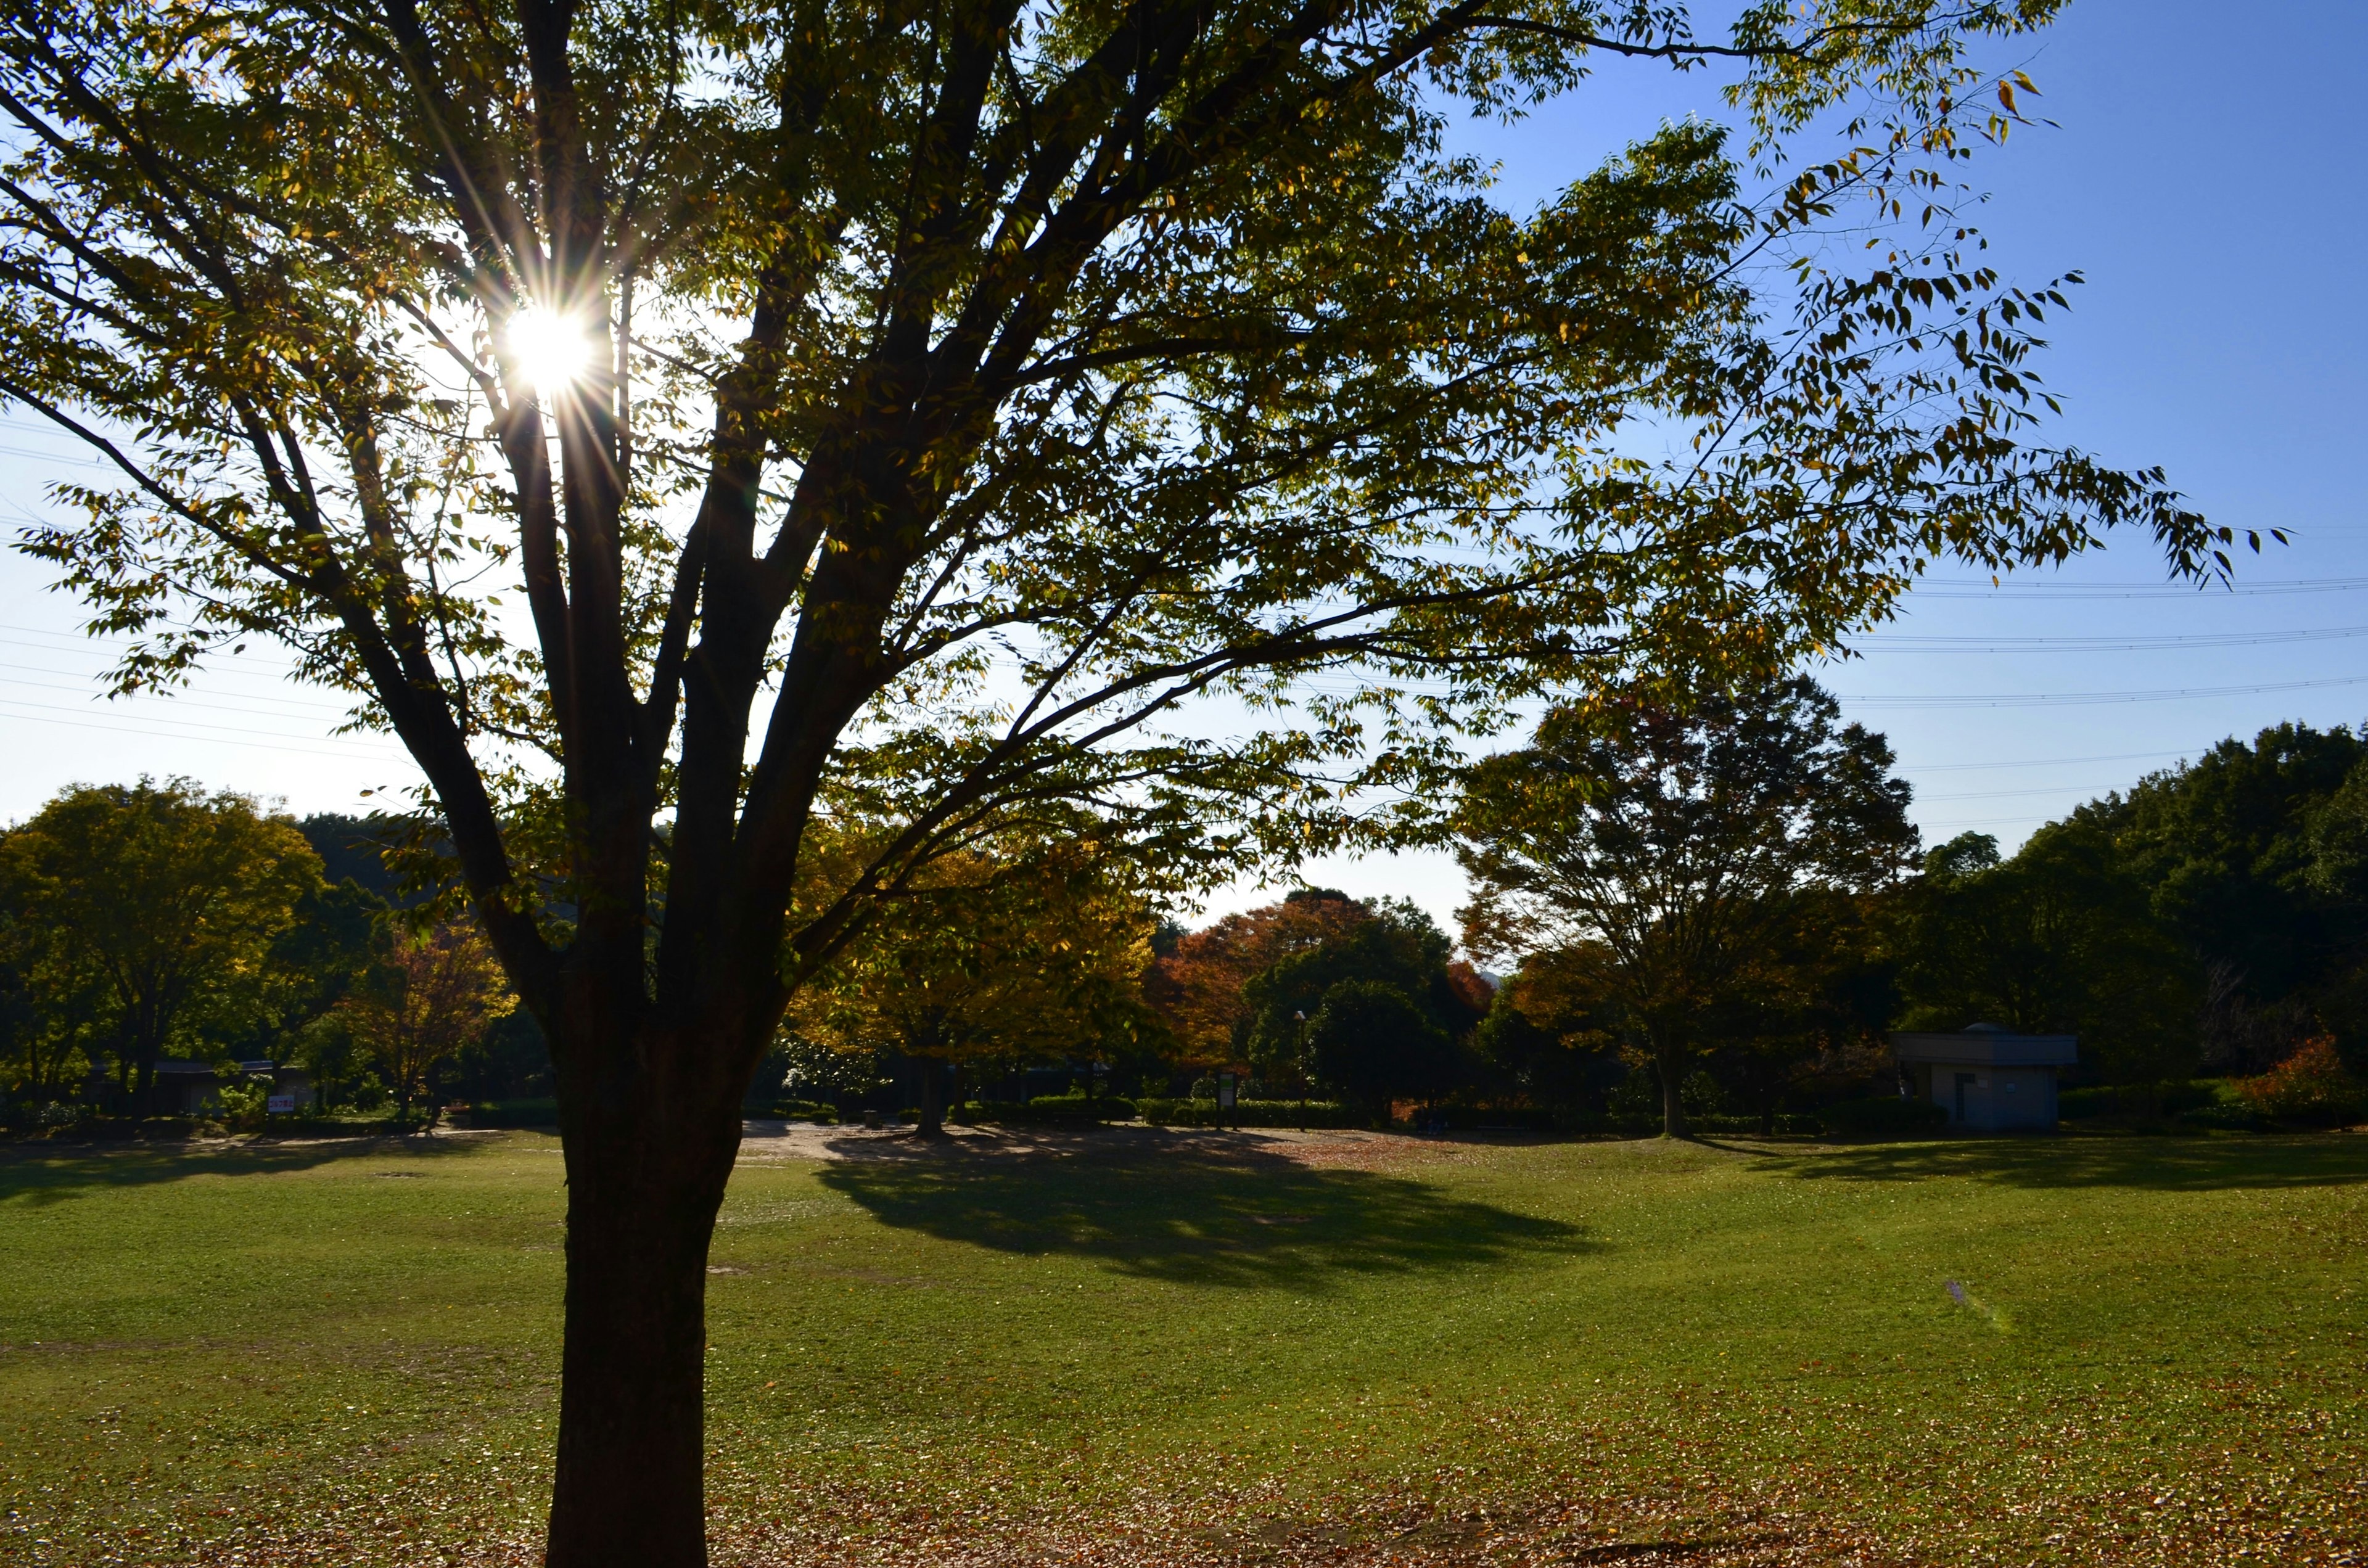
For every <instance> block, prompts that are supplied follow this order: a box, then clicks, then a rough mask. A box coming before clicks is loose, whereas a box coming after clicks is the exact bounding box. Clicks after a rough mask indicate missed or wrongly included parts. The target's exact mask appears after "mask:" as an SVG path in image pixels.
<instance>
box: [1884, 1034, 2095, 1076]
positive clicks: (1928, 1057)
mask: <svg viewBox="0 0 2368 1568" xmlns="http://www.w3.org/2000/svg"><path fill="white" fill-rule="evenodd" d="M2079 1048H2080V1037H2079V1036H2078V1035H2070V1034H2009V1033H2008V1032H2007V1031H2006V1030H2004V1029H2001V1028H1995V1027H1991V1026H1986V1025H1982V1024H1976V1025H1975V1026H1974V1027H1973V1028H1969V1029H1966V1030H1964V1031H1963V1032H1962V1033H1958V1034H1917V1033H1909V1034H1896V1035H1893V1036H1892V1037H1891V1049H1892V1051H1894V1053H1895V1054H1896V1055H1897V1056H1898V1058H1899V1060H1900V1061H1902V1062H1964V1063H1966V1064H1967V1065H1970V1066H1975V1067H2069V1066H2070V1065H2072V1063H2074V1062H2078V1061H2079V1060H2080V1049H2079Z"/></svg>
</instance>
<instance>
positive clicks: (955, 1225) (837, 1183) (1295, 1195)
mask: <svg viewBox="0 0 2368 1568" xmlns="http://www.w3.org/2000/svg"><path fill="white" fill-rule="evenodd" d="M821 1179H822V1182H823V1184H824V1185H825V1186H826V1187H830V1188H832V1189H833V1190H834V1191H837V1192H839V1193H841V1194H843V1195H845V1196H846V1197H848V1198H849V1199H853V1200H854V1201H855V1202H857V1203H859V1204H860V1205H862V1206H863V1207H864V1208H865V1209H867V1210H870V1211H871V1213H872V1214H873V1215H875V1216H877V1217H878V1218H879V1219H880V1220H882V1221H884V1222H885V1223H887V1224H891V1225H895V1226H898V1227H901V1228H904V1229H908V1230H917V1231H921V1232H924V1233H928V1234H929V1235H932V1236H937V1237H940V1238H942V1239H944V1240H947V1241H959V1242H968V1243H971V1244H973V1245H977V1246H984V1247H992V1248H995V1249H996V1250H997V1251H1002V1252H1014V1253H1021V1254H1026V1255H1029V1256H1042V1255H1047V1254H1053V1253H1065V1254H1069V1255H1071V1256H1082V1257H1089V1258H1095V1259H1099V1260H1100V1261H1101V1262H1102V1263H1104V1264H1105V1265H1107V1266H1108V1267H1110V1268H1112V1269H1114V1270H1116V1271H1118V1272H1120V1273H1123V1274H1131V1275H1135V1276H1139V1277H1141V1278H1151V1279H1162V1280H1167V1281H1170V1282H1174V1283H1179V1284H1207V1285H1225V1286H1235V1287H1241V1288H1248V1289H1267V1288H1276V1287H1288V1288H1291V1289H1294V1290H1317V1289H1321V1288H1322V1287H1323V1285H1324V1283H1325V1282H1326V1279H1327V1278H1337V1277H1339V1276H1345V1275H1372V1274H1391V1273H1409V1272H1415V1271H1420V1270H1437V1269H1456V1268H1465V1267H1474V1266H1477V1265H1483V1264H1495V1263H1501V1262H1505V1261H1508V1260H1510V1259H1515V1258H1519V1257H1523V1256H1537V1257H1543V1256H1569V1255H1572V1254H1576V1253H1579V1252H1584V1251H1588V1250H1592V1247H1593V1244H1591V1243H1589V1242H1588V1240H1587V1238H1586V1236H1585V1235H1584V1234H1583V1233H1581V1231H1580V1230H1579V1229H1578V1227H1577V1226H1575V1225H1569V1224H1565V1223H1564V1222H1563V1221H1558V1220H1548V1219H1542V1218H1539V1217H1537V1216H1534V1215H1529V1214H1519V1213H1515V1212H1513V1211H1512V1210H1507V1209H1499V1208H1497V1207H1496V1206H1495V1205H1493V1204H1487V1203H1480V1202H1474V1201H1473V1200H1472V1199H1463V1198H1457V1197H1455V1196H1453V1195H1452V1194H1451V1193H1448V1192H1445V1191H1443V1190H1441V1189H1440V1188H1439V1187H1434V1186H1432V1185H1431V1184H1429V1183H1428V1182H1422V1181H1414V1180H1409V1179H1407V1178H1406V1177H1403V1176H1383V1175H1378V1174H1375V1173H1373V1172H1370V1171H1357V1170H1338V1169H1313V1168H1310V1167H1309V1166H1306V1165H1302V1164H1300V1163H1299V1162H1297V1161H1295V1160H1292V1159H1287V1158H1284V1157H1282V1156H1281V1155H1278V1154H1274V1153H1263V1152H1260V1151H1258V1150H1257V1149H1255V1148H1247V1149H1245V1148H1231V1149H1210V1148H1205V1147H1202V1148H1194V1147H1186V1146H1169V1147H1163V1148H1160V1149H1156V1150H1143V1151H1116V1150H1106V1149H1090V1150H1081V1151H1079V1152H1077V1153H1070V1154H1066V1155H1063V1156H1060V1157H1054V1158H1043V1157H1036V1158H1010V1157H996V1156H995V1155H986V1156H984V1157H982V1156H980V1155H978V1154H974V1153H962V1152H959V1151H946V1152H944V1153H941V1154H940V1155H939V1157H935V1158H925V1157H916V1158H909V1159H894V1160H883V1159H870V1160H844V1161H837V1162H834V1163H833V1164H831V1165H825V1166H824V1167H823V1169H822V1172H821Z"/></svg>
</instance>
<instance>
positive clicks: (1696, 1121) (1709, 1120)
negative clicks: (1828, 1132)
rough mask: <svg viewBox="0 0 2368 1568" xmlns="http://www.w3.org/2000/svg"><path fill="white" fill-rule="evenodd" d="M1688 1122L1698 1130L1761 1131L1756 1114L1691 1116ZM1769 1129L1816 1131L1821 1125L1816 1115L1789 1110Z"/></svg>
mask: <svg viewBox="0 0 2368 1568" xmlns="http://www.w3.org/2000/svg"><path fill="white" fill-rule="evenodd" d="M1686 1122H1687V1125H1688V1126H1689V1127H1691V1129H1692V1130H1693V1131H1696V1132H1742V1133H1749V1134H1757V1133H1758V1132H1759V1118H1758V1117H1756V1116H1690V1117H1688V1118H1687V1119H1686ZM1769 1131H1770V1132H1781V1133H1791V1134H1802V1133H1815V1132H1816V1131H1819V1125H1818V1121H1817V1119H1816V1117H1814V1116H1795V1115H1793V1114H1792V1113H1791V1112H1789V1111H1788V1112H1784V1113H1782V1114H1780V1115H1778V1116H1776V1117H1774V1118H1773V1119H1771V1121H1770V1127H1769Z"/></svg>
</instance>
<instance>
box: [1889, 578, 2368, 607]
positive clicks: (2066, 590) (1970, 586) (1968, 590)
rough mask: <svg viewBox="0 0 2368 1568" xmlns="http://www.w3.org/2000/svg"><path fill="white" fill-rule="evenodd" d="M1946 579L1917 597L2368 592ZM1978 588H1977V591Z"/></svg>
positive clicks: (2327, 583)
mask: <svg viewBox="0 0 2368 1568" xmlns="http://www.w3.org/2000/svg"><path fill="white" fill-rule="evenodd" d="M1950 581H1952V580H1951V579H1945V578H1926V579H1924V580H1923V581H1922V582H1919V583H1918V584H1916V585H1914V588H1913V590H1912V591H1913V593H1914V594H1915V596H1916V597H1918V598H1927V599H1999V598H2026V599H2187V600H2190V601H2194V600H2208V599H2218V598H2233V597H2254V596H2260V595H2283V594H2346V593H2357V592H2359V591H2360V590H2362V589H2363V588H2368V577H2272V578H2263V579H2262V580H2260V582H2255V583H2245V584H2237V585H2229V586H2226V587H2221V588H2214V587H2209V586H2206V585H2203V584H2179V583H2065V584H2057V583H2028V582H2025V583H2016V582H2005V583H1998V584H1996V585H1993V584H1990V583H1988V582H1987V581H1985V580H1983V579H1979V578H1968V579H1962V580H1960V581H1963V582H1964V584H1965V585H1964V586H1947V585H1945V584H1947V583H1949V582H1950ZM1928 584H1931V585H1932V586H1928ZM1975 584H1979V586H1975Z"/></svg>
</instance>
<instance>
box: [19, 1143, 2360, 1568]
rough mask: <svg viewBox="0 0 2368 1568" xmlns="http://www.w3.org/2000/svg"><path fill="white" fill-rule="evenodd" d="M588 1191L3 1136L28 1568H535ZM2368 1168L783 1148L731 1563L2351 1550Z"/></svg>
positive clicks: (1944, 1148) (2354, 1549) (765, 1237)
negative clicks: (576, 1227)
mask: <svg viewBox="0 0 2368 1568" xmlns="http://www.w3.org/2000/svg"><path fill="white" fill-rule="evenodd" d="M826 1139H828V1140H833V1141H836V1142H837V1144H838V1145H839V1146H840V1149H841V1151H842V1152H845V1151H847V1150H852V1151H853V1152H854V1153H858V1154H860V1155H861V1156H862V1157H858V1158H838V1159H831V1160H827V1161H824V1160H817V1159H814V1158H811V1157H808V1156H809V1155H810V1154H812V1153H817V1152H820V1145H821V1144H822V1143H823V1142H825V1140H826ZM563 1199H564V1193H563V1189H562V1187H561V1185H560V1164H559V1160H558V1157H557V1150H556V1145H555V1144H554V1143H553V1142H552V1141H551V1140H548V1139H545V1138H541V1137H538V1136H536V1135H533V1134H528V1133H503V1134H495V1135H487V1136H480V1137H473V1138H469V1137H449V1138H439V1139H435V1140H428V1141H413V1142H411V1143H410V1144H409V1145H408V1146H405V1145H402V1144H398V1143H393V1142H386V1143H378V1144H358V1143H352V1142H347V1143H324V1144H315V1145H310V1146H280V1147H270V1146H265V1145H255V1146H245V1147H230V1146H219V1147H208V1148H202V1149H163V1148H127V1149H115V1150H98V1149H92V1148H87V1147H85V1148H61V1147H51V1146H47V1145H38V1144H36V1145H17V1146H14V1147H11V1148H7V1149H5V1150H0V1510H5V1515H6V1517H5V1518H0V1561H6V1562H31V1563H74V1564H84V1563H102V1562H175V1563H182V1562H245V1563H258V1564H259V1563H278V1562H305V1563H314V1562H318V1563H353V1562H404V1563H430V1562H527V1561H531V1560H532V1556H533V1543H534V1540H535V1526H536V1522H537V1518H538V1515H539V1509H540V1506H541V1501H542V1495H543V1491H544V1487H545V1484H546V1477H547V1465H548V1452H549V1446H550V1439H551V1435H552V1425H553V1418H554V1415H555V1410H556V1387H555V1368H556V1361H557V1356H556V1348H557V1328H558V1319H557V1310H558V1301H559V1281H560V1252H559V1244H560V1220H561V1214H562V1204H563ZM2364 1200H2368V1136H2359V1135H2349V1134H2330V1135H2326V1136H2321V1137H2291V1138H2289V1137H2277V1138H2268V1137H2214V1138H2210V1139H2197V1138H2177V1139H2173V1138H2104V1137H2093V1138H2089V1137H2078V1138H2063V1139H2055V1140H2047V1141H2028V1142H2004V1141H1997V1142H1942V1143H1921V1144H1896V1145H1884V1146H1862V1147H1852V1148H1817V1147H1810V1146H1805V1145H1768V1146H1760V1145H1755V1144H1751V1143H1748V1142H1736V1143H1730V1144H1727V1145H1725V1146H1721V1147H1696V1146H1687V1145H1676V1146H1668V1145H1663V1144H1661V1143H1659V1142H1589V1143H1491V1142H1483V1141H1478V1140H1474V1141H1468V1142H1454V1141H1448V1142H1417V1141H1414V1140H1408V1139H1396V1138H1381V1137H1375V1136H1372V1135H1359V1134H1326V1135H1305V1136H1299V1135H1292V1134H1275V1135H1270V1136H1269V1135H1259V1134H1229V1135H1220V1134H1162V1133H1156V1132H1150V1131H1112V1132H1110V1133H1105V1134H1092V1135H1084V1136H1081V1137H1079V1138H1078V1139H1077V1140H1076V1142H1074V1143H1070V1144H1065V1145H1062V1146H1060V1147H1059V1148H1058V1150H1057V1152H1042V1151H1040V1152H1038V1153H1032V1154H1019V1153H1011V1152H1008V1150H1007V1151H1005V1152H1000V1153H988V1152H985V1151H984V1150H983V1149H982V1148H980V1147H978V1146H974V1145H968V1144H966V1145H964V1146H963V1147H962V1148H960V1149H957V1150H953V1151H947V1150H942V1149H916V1148H915V1147H914V1146H913V1145H911V1144H909V1143H905V1142H895V1141H891V1140H883V1139H880V1138H877V1137H871V1138H866V1137H864V1136H863V1135H860V1134H844V1135H842V1134H828V1135H825V1134H820V1133H814V1134H808V1135H802V1140H801V1141H791V1142H765V1141H752V1142H751V1146H750V1149H749V1151H748V1153H747V1155H746V1159H745V1161H744V1164H743V1166H742V1168H741V1170H740V1172H739V1174H738V1176H736V1177H735V1179H734V1184H733V1188H732V1194H731V1198H730V1200H729V1202H728V1204H727V1206H726V1209H725V1211H724V1215H723V1225H722V1228H721V1230H720V1231H719V1232H718V1233H717V1238H716V1243H715V1248H714V1256H713V1266H714V1278H713V1279H712V1281H711V1285H712V1290H711V1292H710V1301H711V1323H712V1341H713V1356H712V1362H711V1367H710V1375H709V1391H710V1396H709V1397H710V1408H711V1413H712V1415H711V1434H712V1455H713V1459H712V1469H711V1478H712V1480H711V1492H712V1497H713V1500H714V1514H715V1517H714V1529H713V1535H714V1539H715V1540H716V1543H717V1549H716V1556H717V1561H718V1562H719V1563H749V1564H756V1563H776V1562H778V1563H791V1562H796V1563H803V1562H832V1563H837V1562H903V1561H911V1562H949V1563H965V1562H976V1563H989V1562H998V1563H999V1562H1019V1561H1029V1562H1036V1561H1045V1560H1051V1559H1054V1558H1059V1559H1062V1560H1071V1559H1081V1560H1084V1561H1087V1562H1109V1563H1114V1564H1115V1563H1164V1562H1210V1563H1214V1562H1249V1561H1263V1562H1279V1563H1280V1562H1294V1563H1295V1562H1382V1561H1414V1562H1466V1561H1469V1562H1481V1561H1495V1562H1507V1563H1512V1562H1539V1563H1543V1562H1556V1563H1571V1562H1613V1561H1618V1562H1673V1563H1674V1562H1686V1563H1710V1562H1755V1563H1756V1562H1804V1563H1806V1562H1816V1563H1825V1562H1870V1563H1876V1562H1939V1563H1954V1562H1968V1563H1971V1562H1997V1563H2025V1562H2066V1563H2071V1562H2078V1563H2123V1562H2129V1563H2164V1564H2172V1563H2178V1564H2189V1563H2207V1562H2264V1563H2304V1562H2368V1428H2363V1425H2362V1416H2363V1403H2368V1400H2363V1394H2368V1369H2363V1364H2362V1358H2363V1353H2368V1346H2363V1344H2362V1336H2361V1335H2362V1329H2363V1327H2368V1324H2363V1320H2362V1290H2363V1288H2368V1201H2364ZM1952 1282H1953V1285H1954V1289H1953V1290H1952Z"/></svg>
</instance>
